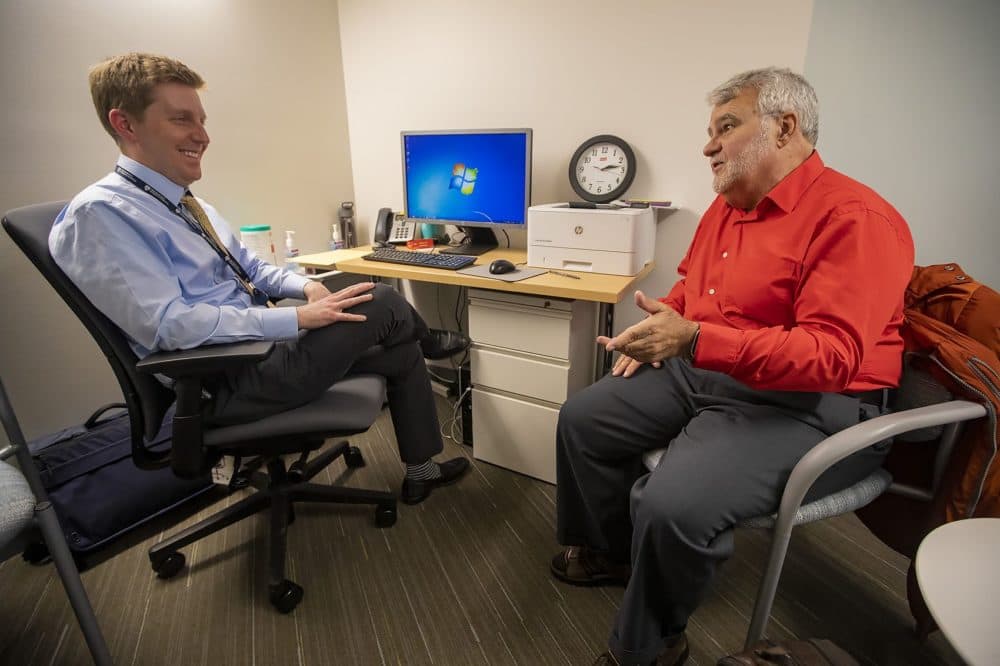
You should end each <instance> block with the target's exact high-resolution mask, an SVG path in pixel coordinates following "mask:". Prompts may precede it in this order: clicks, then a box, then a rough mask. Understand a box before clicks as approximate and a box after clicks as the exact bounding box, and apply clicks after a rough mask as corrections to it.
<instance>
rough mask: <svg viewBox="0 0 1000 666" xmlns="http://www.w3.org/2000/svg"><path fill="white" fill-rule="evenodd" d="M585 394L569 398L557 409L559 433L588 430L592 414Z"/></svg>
mask: <svg viewBox="0 0 1000 666" xmlns="http://www.w3.org/2000/svg"><path fill="white" fill-rule="evenodd" d="M585 393H586V392H585V391H584V392H581V393H577V394H576V395H573V396H570V397H569V398H568V399H567V400H566V402H564V403H563V404H562V407H560V408H559V424H558V426H557V428H558V430H559V432H567V431H571V430H572V431H578V430H589V428H590V425H591V423H592V422H593V418H594V412H593V410H592V409H591V406H590V404H589V401H588V400H587V398H586V395H585Z"/></svg>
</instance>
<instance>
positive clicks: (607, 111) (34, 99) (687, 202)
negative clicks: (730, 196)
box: [0, 0, 812, 437]
mask: <svg viewBox="0 0 1000 666" xmlns="http://www.w3.org/2000/svg"><path fill="white" fill-rule="evenodd" d="M699 4H701V3H692V2H687V1H686V0H671V1H667V0H661V1H653V0H650V1H647V2H639V1H632V2H620V3H610V4H609V3H607V2H596V1H595V0H581V1H578V2H572V3H570V2H555V1H553V2H537V1H536V2H528V1H526V0H510V1H509V2H494V3H479V2H477V3H469V4H466V5H456V4H455V3H454V2H445V1H444V0H423V1H421V2H419V3H412V2H404V1H402V0H394V1H389V0H367V1H365V0H341V2H340V3H339V7H338V3H336V2H334V1H333V0H287V1H285V2H281V3H272V2H270V1H268V0H252V1H251V0H242V1H236V0H200V1H196V0H170V1H167V0H163V1H162V2H153V1H151V0H147V1H145V2H143V3H141V7H142V14H141V15H139V14H138V13H137V11H136V7H137V6H140V5H137V3H135V2H125V1H124V0H91V2H88V3H69V2H65V1H58V0H6V1H5V2H2V3H0V26H2V27H0V57H2V62H3V65H2V68H0V76H2V80H0V84H2V89H3V90H4V98H5V102H6V103H5V114H6V115H5V118H6V120H7V122H6V123H4V125H3V127H2V130H0V149H2V154H3V155H4V156H5V158H6V159H4V160H3V161H2V163H0V170H2V172H0V209H3V210H6V209H8V208H11V207H14V206H18V205H23V204H27V203H32V202H36V201H42V200H51V199H57V198H66V197H69V196H71V195H72V194H73V193H75V192H76V191H77V190H79V189H80V188H81V187H83V186H84V185H85V184H87V183H89V182H91V181H93V180H95V179H97V178H99V177H100V176H102V175H103V174H104V173H106V172H107V171H108V170H109V169H110V167H111V165H112V164H113V160H114V158H115V154H116V151H115V148H114V146H113V144H112V143H111V141H110V140H109V139H108V138H107V137H106V136H105V135H104V134H103V132H102V131H101V129H100V127H99V126H98V123H97V120H96V118H95V117H94V113H93V110H92V109H91V107H90V103H89V98H88V94H87V90H86V79H85V75H86V69H87V67H88V66H89V65H90V64H91V63H93V62H95V61H97V60H99V59H100V58H102V57H104V56H106V55H109V54H113V53H118V52H122V51H127V50H148V51H155V52H161V53H166V54H169V55H172V56H174V57H177V58H180V59H182V60H184V61H185V62H187V63H188V64H189V65H191V66H192V67H194V68H195V69H196V70H198V71H199V72H200V73H201V74H202V75H203V76H204V77H205V78H206V79H207V81H208V83H209V89H208V90H207V91H206V92H205V93H204V96H203V97H204V102H205V106H206V109H207V111H208V115H209V129H210V132H211V134H212V139H213V145H212V147H211V149H210V150H209V152H208V154H207V156H206V158H205V174H206V175H205V178H204V179H203V181H202V182H200V183H199V184H198V187H197V190H196V191H197V192H198V193H199V194H200V195H202V196H205V197H206V198H208V199H209V200H211V201H212V202H213V203H214V204H216V205H217V206H218V207H219V208H220V210H222V211H223V213H224V214H225V215H226V216H227V217H228V218H229V219H230V221H232V222H234V223H236V224H246V223H270V224H272V226H273V227H275V228H276V230H281V229H284V228H288V227H292V228H294V229H295V230H296V231H298V232H299V235H298V239H299V245H300V247H301V248H302V249H303V250H304V251H310V250H319V249H322V247H323V244H324V243H325V239H326V229H327V224H328V222H329V220H330V218H331V217H332V215H333V213H334V211H335V209H336V206H337V205H338V203H339V202H340V201H341V200H342V199H348V198H352V196H353V197H354V198H355V199H356V201H357V204H358V213H359V218H360V222H361V223H362V224H363V225H367V228H366V229H363V230H362V238H364V237H366V236H365V234H368V237H370V233H371V230H370V221H371V220H372V218H373V217H374V215H375V213H376V211H377V210H378V209H379V208H380V207H382V206H387V205H388V206H393V207H397V208H398V207H401V203H402V192H401V176H400V162H399V131H400V130H401V129H435V128H462V127H465V128H476V127H532V128H533V129H534V179H533V200H534V201H535V202H538V203H541V202H550V201H560V200H566V199H568V198H571V190H570V187H569V183H568V181H567V176H566V169H567V164H568V160H569V157H570V155H571V154H572V152H573V150H574V149H575V148H576V147H577V146H578V145H579V144H580V143H581V142H582V141H583V140H584V139H586V138H588V137H590V136H593V135H595V134H600V133H613V134H618V135H620V136H622V137H623V138H625V139H626V140H627V141H629V142H630V144H631V145H632V147H633V148H634V149H635V151H636V153H637V157H638V163H639V174H638V176H637V178H636V180H635V182H634V184H633V186H632V188H631V190H630V193H629V194H630V195H631V196H635V197H669V198H671V199H673V200H675V201H676V202H678V203H679V204H680V205H681V206H682V210H681V211H680V212H678V213H676V214H674V215H672V216H671V217H669V218H667V219H666V220H664V221H663V222H662V223H661V224H660V225H659V229H658V254H657V262H658V267H657V269H656V271H655V272H654V273H653V274H652V275H651V276H650V277H649V278H648V279H647V280H646V281H645V282H644V283H643V285H642V286H643V288H644V289H646V290H647V291H648V292H650V293H661V292H662V291H664V290H665V289H666V288H667V287H668V286H669V285H670V284H671V283H672V282H673V280H674V268H675V266H676V264H677V262H678V261H679V259H680V257H681V254H682V253H683V251H684V249H685V248H686V246H687V243H688V242H689V240H690V237H691V234H692V232H693V230H694V226H695V224H696V222H697V219H698V216H699V215H700V213H701V212H702V211H703V210H704V209H705V207H706V206H707V205H708V203H709V202H710V200H711V198H712V192H711V189H710V174H709V171H708V169H707V167H706V164H705V160H704V158H703V157H702V156H701V152H700V151H701V147H702V145H703V143H704V136H705V126H706V124H707V117H708V108H707V106H706V104H705V101H704V95H705V92H706V91H707V89H708V88H710V87H712V86H713V85H714V84H716V83H718V82H720V81H721V80H723V79H724V78H725V77H727V76H729V75H730V74H732V73H734V72H736V71H739V70H741V69H745V68H748V67H754V66H761V65H768V64H784V65H788V66H790V67H793V68H795V69H799V70H801V69H802V66H803V62H804V58H805V50H806V41H807V38H808V30H809V22H810V14H811V9H812V4H811V2H807V1H798V0H770V1H761V2H755V3H749V4H748V3H741V2H735V1H732V2H724V3H718V2H714V3H706V4H707V6H706V7H705V8H700V7H699V6H698V5H699ZM338 14H339V15H338ZM84 26H86V27H85V28H84ZM748 35H769V36H770V37H769V38H767V39H757V38H753V39H750V38H748V37H747V36H748ZM341 51H343V54H342V53H341ZM348 139H349V140H348ZM348 146H350V152H348ZM514 242H515V244H521V245H523V243H524V237H523V235H521V236H520V237H518V236H515V238H514ZM0 260H2V263H0V270H2V271H3V273H2V275H0V279H2V280H3V284H6V285H8V286H9V287H12V289H11V294H12V296H13V298H8V299H7V301H8V312H7V316H6V317H4V318H3V319H2V322H3V323H2V325H0V333H2V339H3V342H4V344H3V345H2V347H0V373H2V375H3V378H4V381H5V382H6V384H7V387H8V391H9V392H10V393H11V395H12V399H13V401H14V405H15V408H16V409H17V411H18V414H19V416H20V417H21V420H22V422H23V425H24V428H25V431H26V434H27V435H28V436H29V437H31V436H34V435H38V434H41V433H43V432H47V431H51V430H54V429H57V428H60V427H64V426H66V425H69V424H72V423H75V422H78V421H79V420H80V419H81V418H83V417H84V416H85V415H86V414H87V413H88V412H89V411H90V410H91V409H93V407H95V406H96V405H97V404H100V403H101V402H106V401H110V400H113V399H116V398H117V395H118V389H117V385H116V383H115V382H114V380H113V378H112V377H111V373H110V371H109V370H108V369H107V366H106V363H105V362H104V361H103V359H102V358H101V357H100V354H99V352H98V351H97V349H96V347H95V346H94V345H93V344H92V343H91V342H90V341H89V340H88V338H87V334H86V333H85V332H84V330H83V329H82V328H81V327H80V326H79V325H78V324H77V323H76V322H75V320H74V319H73V318H72V316H71V315H69V314H68V312H67V311H66V310H65V308H64V306H62V305H61V304H60V303H59V302H58V301H57V300H56V298H55V297H54V296H53V295H51V294H50V292H49V289H48V288H47V287H46V286H44V285H43V284H42V283H41V280H40V279H39V278H36V277H35V275H34V273H33V269H32V268H31V267H30V266H28V264H27V262H26V261H25V260H23V259H22V258H21V257H20V255H19V253H18V252H17V251H16V249H14V248H13V247H12V245H11V244H10V242H9V241H8V240H7V238H6V236H5V235H4V236H3V237H0ZM439 293H440V295H441V297H442V301H443V304H442V305H441V307H440V311H441V312H451V311H452V306H453V304H454V298H455V295H454V293H453V292H452V291H450V290H449V289H441V290H436V289H428V290H424V292H423V293H420V294H416V295H415V296H416V298H415V300H416V301H417V302H418V306H419V307H420V309H421V311H422V312H423V313H424V314H425V316H427V317H428V318H429V319H431V320H432V321H433V320H436V318H437V315H436V312H437V311H438V308H437V307H435V306H436V305H437V303H436V302H435V299H436V297H437V295H438V294H439ZM447 316H448V315H446V318H447ZM637 318H638V311H637V310H636V309H635V308H634V306H632V305H631V304H627V305H625V306H622V307H620V308H619V309H618V322H619V324H618V327H619V328H621V327H622V326H623V325H627V324H628V323H631V322H632V321H635V320H636V319H637Z"/></svg>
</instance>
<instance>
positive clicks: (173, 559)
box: [153, 553, 185, 580]
mask: <svg viewBox="0 0 1000 666" xmlns="http://www.w3.org/2000/svg"><path fill="white" fill-rule="evenodd" d="M184 562H185V559H184V553H167V554H166V555H163V556H161V557H159V558H157V559H156V560H154V561H153V571H155V572H156V576H157V578H162V579H164V580H166V579H168V578H173V577H174V576H176V575H177V574H179V573H180V572H181V569H183V568H184Z"/></svg>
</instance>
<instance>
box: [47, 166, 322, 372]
mask: <svg viewBox="0 0 1000 666" xmlns="http://www.w3.org/2000/svg"><path fill="white" fill-rule="evenodd" d="M118 164H119V165H120V166H121V167H122V168H124V169H126V170H127V171H129V172H131V173H132V174H134V175H135V176H138V177H139V178H141V179H142V180H144V181H146V182H147V183H148V184H149V185H151V186H152V187H153V188H155V189H157V190H158V191H159V192H160V193H161V194H163V196H164V197H166V198H167V199H168V200H169V201H171V202H173V203H174V204H177V203H178V202H180V199H181V197H182V196H183V195H184V188H183V187H181V186H179V185H177V184H176V183H173V182H171V181H170V180H168V179H167V178H166V177H164V176H162V175H161V174H159V173H157V172H155V171H153V170H152V169H149V168H147V167H145V166H143V165H142V164H139V163H138V162H136V161H135V160H132V159H130V158H128V157H125V156H124V155H121V156H119V158H118ZM198 202H199V203H200V204H201V205H202V207H203V208H204V209H205V213H206V214H207V215H208V218H209V220H210V221H211V223H212V226H213V227H214V228H215V231H216V233H218V235H219V238H220V239H221V240H222V242H223V243H224V244H225V245H226V247H227V248H229V251H230V252H231V253H232V255H233V257H235V258H236V260H237V261H238V262H239V263H240V265H241V266H243V268H245V269H246V272H247V274H248V275H249V276H250V279H251V280H252V281H253V283H254V284H255V285H256V286H257V287H258V288H260V289H261V290H262V291H263V292H264V293H266V294H267V295H268V296H272V297H275V298H286V297H293V298H302V297H303V290H304V288H305V286H306V284H307V283H308V282H309V280H308V279H307V278H305V277H303V276H301V275H297V274H295V273H292V272H290V271H286V270H285V269H283V268H279V267H277V266H272V265H271V264H268V263H266V262H264V261H262V260H261V259H259V258H258V257H257V255H255V254H254V253H253V252H251V251H250V250H248V249H246V248H245V247H243V245H242V244H241V243H240V242H239V240H238V239H237V238H236V237H235V236H234V235H233V232H232V231H230V229H229V225H228V224H227V223H226V221H225V220H224V219H223V218H222V216H221V215H219V213H218V212H216V210H215V209H214V208H213V207H212V206H210V205H209V204H207V203H205V202H204V201H202V200H201V199H198ZM49 251H50V252H51V253H52V257H53V258H54V259H55V261H56V263H57V264H58V265H59V267H60V268H62V270H63V271H64V272H65V273H66V275H68V276H69V278H70V279H71V280H72V281H73V282H74V283H75V284H76V285H77V287H79V288H80V291H82V292H83V293H84V295H86V296H87V298H89V299H90V301H91V302H92V303H93V304H94V305H95V306H96V307H97V309H99V310H100V311H101V312H103V313H104V314H105V315H107V317H108V318H109V319H110V320H111V321H113V322H114V323H115V324H116V325H117V326H118V327H119V328H120V329H121V330H122V331H124V332H125V334H126V335H127V336H128V337H129V341H130V343H131V345H132V349H133V350H134V351H135V352H136V354H137V355H138V356H139V358H143V357H145V356H147V355H149V354H150V353H152V352H153V351H156V350H168V349H190V348H192V347H198V346H200V345H203V344H213V343H215V344H217V343H223V342H235V341H237V340H281V339H290V338H294V337H296V336H297V335H298V319H297V315H296V312H295V308H267V307H263V306H257V305H253V304H252V301H251V298H250V294H248V293H247V292H246V290H245V289H244V288H243V287H242V286H241V285H240V283H239V281H238V280H237V279H236V275H235V274H234V273H233V271H232V269H230V268H229V267H228V266H226V264H225V262H223V260H222V259H221V258H220V257H219V255H218V254H217V253H216V252H215V250H213V249H212V247H211V246H210V245H209V244H208V243H207V242H206V241H205V239H204V238H202V237H201V236H200V235H199V234H198V233H197V232H195V231H193V230H192V229H191V227H190V226H188V224H187V223H186V222H185V221H184V220H183V219H181V218H180V217H178V216H177V215H175V214H174V213H173V212H171V211H170V210H169V209H168V208H167V207H166V206H164V205H163V204H162V203H160V202H159V201H157V200H156V199H155V198H154V197H153V196H152V195H150V194H147V193H146V192H143V191H142V190H140V189H139V188H137V187H136V186H135V185H132V184H131V183H129V182H128V181H127V180H125V179H124V178H122V177H121V176H119V175H118V174H117V173H114V172H112V173H110V174H108V175H107V176H105V177H104V178H102V179H101V180H99V181H98V182H96V183H94V184H93V185H91V186H90V187H88V188H86V189H85V190H83V191H82V192H80V194H78V195H76V197H74V198H73V200H72V201H70V203H69V204H68V205H67V206H66V208H65V209H63V211H62V212H61V213H60V214H59V217H58V218H56V221H55V224H54V225H53V227H52V232H51V234H50V235H49Z"/></svg>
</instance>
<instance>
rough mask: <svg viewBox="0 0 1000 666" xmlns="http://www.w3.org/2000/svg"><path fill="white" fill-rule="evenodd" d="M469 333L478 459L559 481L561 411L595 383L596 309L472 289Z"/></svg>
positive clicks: (590, 306) (576, 304)
mask: <svg viewBox="0 0 1000 666" xmlns="http://www.w3.org/2000/svg"><path fill="white" fill-rule="evenodd" d="M469 333H470V337H471V338H472V340H473V343H472V350H471V362H472V431H473V453H474V455H475V458H476V459H477V460H484V461H486V462H489V463H493V464H494V465H499V466H501V467H505V468H507V469H511V470H514V471H516V472H520V473H522V474H527V475H528V476H532V477H535V478H536V479H541V480H542V481H548V482H549V483H555V481H556V456H555V443H556V421H557V419H558V416H559V407H560V405H562V403H563V402H564V401H565V400H566V398H567V397H569V396H570V395H572V394H573V393H575V392H576V391H579V390H580V389H581V388H583V387H585V386H587V385H588V384H590V383H591V381H592V379H593V373H594V363H595V354H596V349H597V344H596V342H595V341H594V338H595V337H596V335H597V307H596V305H595V304H594V303H588V302H583V301H573V300H563V299H557V298H546V297H541V296H528V295H523V294H514V293H506V292H500V291H487V290H480V289H472V290H470V292H469Z"/></svg>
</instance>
